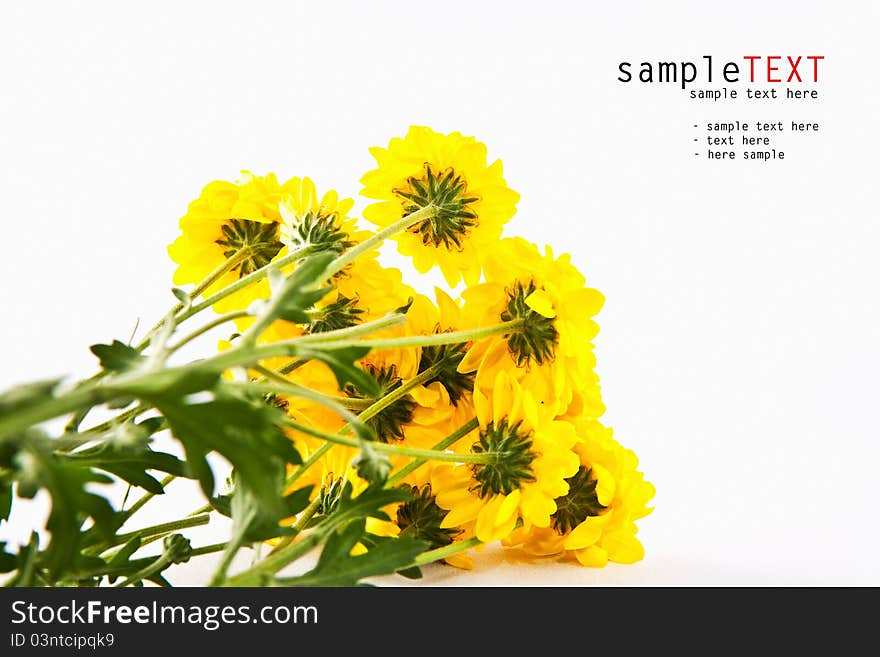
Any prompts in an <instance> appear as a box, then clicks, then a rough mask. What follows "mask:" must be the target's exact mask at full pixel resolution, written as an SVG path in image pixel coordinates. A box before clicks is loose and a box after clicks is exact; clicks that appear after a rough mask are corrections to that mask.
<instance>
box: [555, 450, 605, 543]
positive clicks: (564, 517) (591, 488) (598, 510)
mask: <svg viewBox="0 0 880 657" xmlns="http://www.w3.org/2000/svg"><path fill="white" fill-rule="evenodd" d="M565 481H566V482H568V493H567V494H566V495H563V496H562V497H557V498H556V513H554V514H553V515H552V516H551V519H552V521H553V529H555V530H556V531H557V532H559V533H560V534H565V533H566V532H569V531H571V530H572V529H574V528H575V527H577V526H578V525H579V524H581V523H582V522H583V521H584V520H586V519H587V518H589V517H590V516H599V515H602V513H603V512H604V511H605V509H606V508H607V507H606V506H603V505H602V504H600V503H599V497H598V495H596V483H597V481H596V479H594V478H593V471H592V470H591V469H590V468H588V467H585V466H581V467H580V468H578V471H577V472H576V473H575V474H574V475H573V476H571V477H569V478H568V479H566V480H565Z"/></svg>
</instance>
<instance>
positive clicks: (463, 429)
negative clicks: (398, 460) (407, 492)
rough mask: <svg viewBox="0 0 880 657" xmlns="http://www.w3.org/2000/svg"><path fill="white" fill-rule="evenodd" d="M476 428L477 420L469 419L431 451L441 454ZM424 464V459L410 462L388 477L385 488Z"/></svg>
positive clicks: (478, 424)
mask: <svg viewBox="0 0 880 657" xmlns="http://www.w3.org/2000/svg"><path fill="white" fill-rule="evenodd" d="M478 426H480V422H479V420H477V418H475V417H474V418H471V419H470V420H468V421H467V422H465V423H464V424H463V425H462V426H460V427H459V428H458V429H456V430H455V431H453V432H452V433H451V434H449V435H448V436H446V438H444V439H443V440H441V441H440V442H439V443H437V444H436V445H434V446H433V447H431V449H432V450H436V451H440V452H442V451H443V450H445V449H446V448H447V447H450V446H451V445H453V444H455V443H456V442H458V441H459V440H461V439H462V438H464V437H465V436H466V435H468V434H469V433H470V432H471V431H473V430H474V429H476V428H477V427H478ZM425 463H427V461H426V460H425V459H416V460H414V461H412V462H411V463H409V464H408V465H406V466H405V467H403V468H401V469H400V470H398V471H397V472H395V473H394V474H393V475H392V476H391V477H389V478H388V481H386V482H385V487H386V488H392V487H393V486H394V485H395V484H397V483H398V482H400V481H401V480H403V478H404V477H406V476H407V475H409V474H411V473H412V472H414V471H416V470H418V469H419V468H420V467H421V466H423V465H424V464H425Z"/></svg>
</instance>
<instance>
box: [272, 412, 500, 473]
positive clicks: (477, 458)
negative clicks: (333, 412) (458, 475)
mask: <svg viewBox="0 0 880 657" xmlns="http://www.w3.org/2000/svg"><path fill="white" fill-rule="evenodd" d="M284 425H285V426H288V427H291V428H292V429H296V430H297V431H301V432H302V433H305V434H308V435H310V436H314V437H315V438H321V439H322V440H326V441H327V442H329V443H335V444H336V445H345V446H346V447H360V441H358V440H357V439H356V438H348V437H346V436H341V435H339V434H333V433H327V432H326V431H321V430H320V429H314V428H312V427H308V426H306V425H304V424H300V423H299V422H296V421H294V420H285V422H284ZM370 447H372V448H373V449H375V450H376V451H377V452H382V453H384V454H396V455H398V456H409V457H412V458H417V459H425V460H430V461H447V462H450V463H494V462H495V461H497V460H498V459H500V458H503V457H504V455H505V454H506V452H482V453H480V454H452V453H450V452H439V451H436V450H433V449H416V448H414V447H403V446H402V445H391V444H389V443H380V442H378V441H373V442H371V443H370Z"/></svg>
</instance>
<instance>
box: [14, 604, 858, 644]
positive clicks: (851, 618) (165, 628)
mask: <svg viewBox="0 0 880 657" xmlns="http://www.w3.org/2000/svg"><path fill="white" fill-rule="evenodd" d="M856 593H857V592H856V591H852V590H849V591H848V590H842V589H659V588H652V589H634V588H600V587H593V588H566V589H561V588H558V589H549V588H442V589H441V588H431V587H422V588H359V589H343V588H336V589H330V588H325V589H308V588H302V589H299V588H256V589H206V588H176V589H160V588H142V589H138V588H127V589H118V590H115V589H36V588H22V589H0V619H2V621H0V623H2V625H0V627H2V634H0V655H15V654H19V653H25V652H41V651H47V650H48V651H56V652H57V651H63V652H64V654H78V653H79V652H80V651H84V653H83V654H88V653H92V652H99V653H102V654H116V653H117V652H118V653H122V652H125V653H126V654H132V651H134V654H144V653H145V651H150V652H153V651H155V652H156V653H157V654H161V653H167V654H169V655H177V654H184V653H185V652H187V651H188V650H189V649H190V648H192V649H193V650H197V651H198V652H199V653H200V657H201V656H202V655H204V654H211V651H219V652H217V654H227V652H228V650H229V649H232V648H237V649H242V648H243V649H248V650H249V651H254V650H270V649H275V648H289V649H292V648H294V647H297V646H324V647H325V650H323V651H322V653H326V654H328V655H335V654H339V653H338V651H339V649H341V648H343V647H352V648H358V649H361V650H365V651H366V654H369V655H372V654H379V653H380V652H382V651H383V650H385V649H386V648H387V652H389V655H391V654H399V650H398V648H393V647H394V646H397V647H400V646H403V645H408V646H410V647H412V648H413V650H406V651H405V652H406V653H410V652H425V651H424V650H415V647H416V646H422V647H424V646H430V645H438V646H439V645H444V644H446V645H449V646H450V647H451V646H458V647H459V649H456V651H455V652H456V653H457V654H473V651H474V650H476V649H477V648H478V647H479V646H485V647H487V648H492V649H495V650H497V649H498V648H501V647H504V646H508V647H514V648H516V647H520V648H522V646H523V642H530V641H548V643H547V644H546V646H547V649H548V651H549V652H548V654H551V653H557V652H559V651H560V650H561V649H562V648H563V647H565V646H567V645H570V646H572V647H577V646H578V645H579V646H580V647H581V648H582V649H585V647H586V645H588V644H585V643H584V641H587V642H588V643H589V642H591V641H597V640H598V641H608V640H609V639H614V641H615V642H618V643H619V644H620V647H621V648H624V647H625V646H628V645H630V643H631V642H633V641H637V640H639V639H642V640H646V639H650V638H651V636H654V639H653V640H656V641H661V642H662V641H668V640H670V639H673V640H674V642H675V643H676V645H680V646H683V645H688V644H693V643H697V642H698V640H699V638H700V637H703V636H706V635H707V634H709V635H711V636H713V637H715V639H714V640H721V639H723V640H724V642H725V643H729V642H734V643H742V642H744V641H746V640H748V641H753V642H755V641H759V639H760V641H759V642H758V643H754V644H753V645H754V647H757V646H758V645H763V644H762V643H760V642H761V641H766V639H767V638H768V637H772V636H774V635H775V636H776V637H778V638H783V637H788V639H787V640H789V639H790V640H794V639H797V638H798V637H803V638H805V637H806V636H807V634H806V633H809V636H810V637H813V638H818V637H819V635H820V634H821V633H826V634H828V635H833V636H835V637H836V639H835V640H836V641H837V645H838V647H839V646H840V645H842V644H843V643H845V642H847V641H850V640H852V639H854V638H855V637H857V636H858V634H859V632H860V631H862V632H863V631H864V630H865V628H867V627H869V624H868V622H867V621H868V616H869V609H871V606H861V605H859V604H858V601H859V600H860V598H861V597H862V596H859V595H856ZM649 630H650V631H649ZM414 642H415V643H414ZM750 645H751V644H750ZM465 646H466V647H467V648H468V649H467V650H465V651H464V652H463V653H462V652H461V650H460V649H461V648H463V647H465ZM392 648H393V649H392ZM288 651H289V650H285V652H288ZM433 653H434V651H432V650H428V651H427V653H426V654H433ZM514 654H516V653H514Z"/></svg>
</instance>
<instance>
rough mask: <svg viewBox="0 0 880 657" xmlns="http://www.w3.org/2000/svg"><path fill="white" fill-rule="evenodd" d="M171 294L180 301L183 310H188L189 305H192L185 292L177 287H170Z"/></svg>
mask: <svg viewBox="0 0 880 657" xmlns="http://www.w3.org/2000/svg"><path fill="white" fill-rule="evenodd" d="M171 294H173V295H174V297H175V298H176V299H177V300H178V301H180V303H181V305H183V308H184V310H188V309H189V306H190V304H191V303H192V299H191V297H190V296H189V294H188V293H187V292H186V290H181V289H180V288H179V287H172V288H171Z"/></svg>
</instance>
